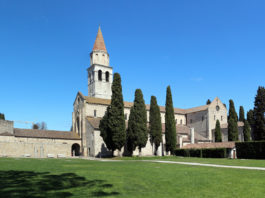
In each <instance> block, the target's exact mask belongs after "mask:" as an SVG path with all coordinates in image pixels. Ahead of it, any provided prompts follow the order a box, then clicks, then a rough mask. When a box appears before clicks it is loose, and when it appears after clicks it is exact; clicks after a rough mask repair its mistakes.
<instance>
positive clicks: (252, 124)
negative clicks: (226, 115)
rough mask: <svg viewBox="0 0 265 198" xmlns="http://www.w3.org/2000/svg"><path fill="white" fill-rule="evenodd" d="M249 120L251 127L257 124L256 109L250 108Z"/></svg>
mask: <svg viewBox="0 0 265 198" xmlns="http://www.w3.org/2000/svg"><path fill="white" fill-rule="evenodd" d="M247 120H248V123H249V124H250V126H251V128H253V127H254V125H255V120H254V111H253V110H252V109H250V110H249V111H248V112H247Z"/></svg>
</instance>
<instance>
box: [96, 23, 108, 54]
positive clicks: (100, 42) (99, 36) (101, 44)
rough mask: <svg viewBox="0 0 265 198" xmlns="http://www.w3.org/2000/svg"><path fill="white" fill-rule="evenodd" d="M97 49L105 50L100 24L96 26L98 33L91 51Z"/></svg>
mask: <svg viewBox="0 0 265 198" xmlns="http://www.w3.org/2000/svg"><path fill="white" fill-rule="evenodd" d="M97 50H101V51H105V52H107V49H106V46H105V42H104V39H103V35H102V32H101V29H100V26H99V27H98V34H97V37H96V41H95V43H94V47H93V51H97Z"/></svg>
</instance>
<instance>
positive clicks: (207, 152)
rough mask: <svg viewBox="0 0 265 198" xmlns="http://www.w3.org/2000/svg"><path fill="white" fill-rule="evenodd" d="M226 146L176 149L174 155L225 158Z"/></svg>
mask: <svg viewBox="0 0 265 198" xmlns="http://www.w3.org/2000/svg"><path fill="white" fill-rule="evenodd" d="M227 150H229V149H228V148H213V149H176V150H175V155H176V156H183V157H202V158H226V157H228V155H227Z"/></svg>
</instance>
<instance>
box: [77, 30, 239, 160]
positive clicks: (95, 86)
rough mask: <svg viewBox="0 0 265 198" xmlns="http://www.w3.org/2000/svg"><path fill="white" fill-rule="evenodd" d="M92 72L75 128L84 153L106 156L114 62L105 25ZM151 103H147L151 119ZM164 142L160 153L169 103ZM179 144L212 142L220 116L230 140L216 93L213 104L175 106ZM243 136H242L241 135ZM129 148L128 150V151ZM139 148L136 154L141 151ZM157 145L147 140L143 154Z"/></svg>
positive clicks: (128, 105)
mask: <svg viewBox="0 0 265 198" xmlns="http://www.w3.org/2000/svg"><path fill="white" fill-rule="evenodd" d="M87 73H88V95H87V96H85V95H84V94H83V93H81V92H78V94H77V96H76V99H75V102H74V110H73V115H72V119H73V120H72V123H73V131H74V132H75V133H77V134H78V135H79V136H80V137H81V141H82V142H81V148H82V151H81V152H82V154H83V155H84V156H105V155H108V154H109V151H108V150H107V148H106V146H105V144H104V142H103V139H102V138H101V136H100V131H99V123H100V120H101V118H102V117H103V116H104V114H105V111H106V109H107V106H108V105H110V102H111V84H112V77H113V67H112V66H110V62H109V53H108V51H107V49H106V46H105V42H104V39H103V35H102V32H101V29H100V28H99V29H98V33H97V37H96V40H95V43H94V46H93V49H92V52H91V53H90V66H89V67H88V69H87ZM132 106H133V103H132V102H127V101H124V115H125V120H126V122H128V118H129V115H130V108H131V107H132ZM149 109H150V106H149V105H146V112H147V121H148V120H149ZM160 112H161V122H162V133H163V135H162V136H163V138H162V139H163V142H162V143H161V145H160V147H159V148H158V155H165V152H164V150H165V149H164V148H165V146H164V144H165V136H164V131H165V107H164V106H160ZM174 112H175V121H176V130H177V134H176V135H177V146H178V147H180V148H181V147H183V146H185V145H188V144H194V143H207V142H208V143H209V142H213V140H214V129H215V124H216V121H217V120H219V121H220V124H221V127H222V133H223V137H222V138H223V141H224V142H227V141H228V138H227V108H226V106H225V105H224V104H223V103H222V102H221V100H220V99H219V98H218V97H216V98H215V99H214V100H213V101H212V102H211V104H208V105H202V106H198V107H194V108H189V109H181V108H174ZM239 138H240V139H242V137H241V136H240V137H239ZM124 152H125V151H124ZM137 152H138V151H137V149H136V151H135V152H134V153H133V155H137V154H138V153H137ZM153 154H154V147H153V146H152V145H151V143H150V141H149V140H148V141H147V144H146V147H145V148H143V149H142V155H153Z"/></svg>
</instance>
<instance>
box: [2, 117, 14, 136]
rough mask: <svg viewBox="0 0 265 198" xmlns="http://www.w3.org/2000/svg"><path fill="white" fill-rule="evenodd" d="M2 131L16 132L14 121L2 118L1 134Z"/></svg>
mask: <svg viewBox="0 0 265 198" xmlns="http://www.w3.org/2000/svg"><path fill="white" fill-rule="evenodd" d="M1 133H9V134H13V133H14V122H13V121H8V120H0V134H1Z"/></svg>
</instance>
